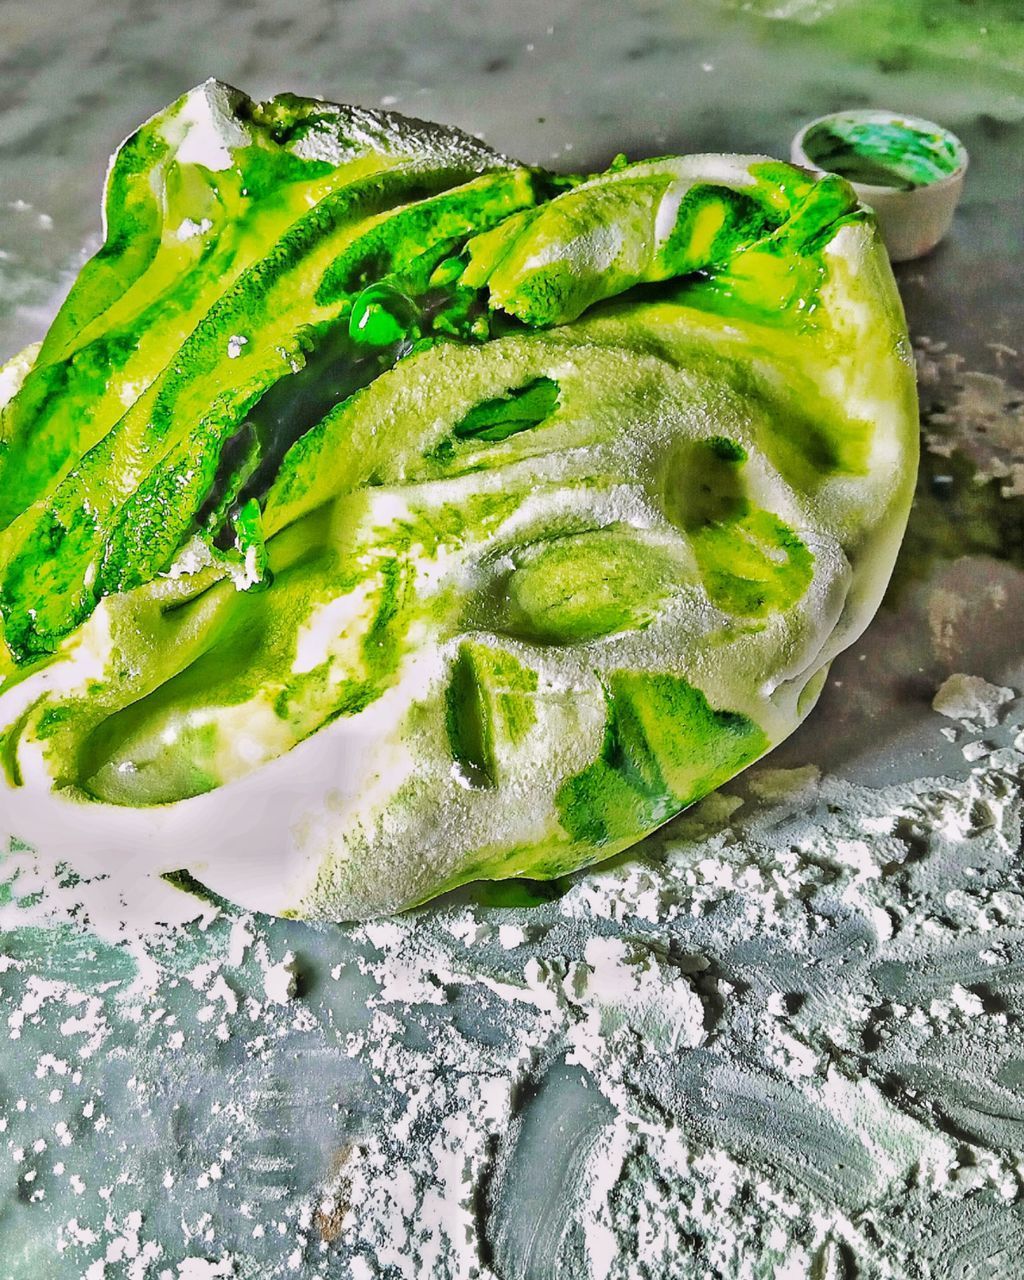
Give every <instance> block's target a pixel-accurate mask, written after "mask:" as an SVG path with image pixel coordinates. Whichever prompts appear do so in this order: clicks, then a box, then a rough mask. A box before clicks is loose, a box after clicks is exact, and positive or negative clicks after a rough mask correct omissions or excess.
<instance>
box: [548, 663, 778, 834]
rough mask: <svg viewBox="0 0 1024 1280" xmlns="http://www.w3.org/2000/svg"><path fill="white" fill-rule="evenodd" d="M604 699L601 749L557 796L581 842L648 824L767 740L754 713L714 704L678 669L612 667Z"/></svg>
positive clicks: (694, 796) (713, 783) (697, 794)
mask: <svg viewBox="0 0 1024 1280" xmlns="http://www.w3.org/2000/svg"><path fill="white" fill-rule="evenodd" d="M607 702H608V718H607V721H606V725H605V737H604V743H603V745H602V748H601V754H600V755H599V757H598V758H597V760H595V761H594V763H593V764H591V765H589V766H588V767H587V768H586V769H584V770H583V771H582V772H581V773H579V774H577V775H576V776H575V777H573V778H570V779H568V780H567V781H566V782H564V783H563V784H562V786H561V787H560V788H559V791H558V795H557V797H556V803H557V806H558V813H559V817H560V819H561V822H562V825H563V826H564V827H565V829H566V831H567V832H568V833H569V835H570V837H571V838H572V839H573V840H574V841H577V842H579V843H581V844H585V845H593V846H596V847H602V846H605V845H611V844H616V843H620V842H622V841H623V840H630V839H634V838H636V836H637V835H638V833H643V832H648V831H651V830H653V829H654V828H655V827H657V826H660V825H661V823H663V822H665V821H667V820H668V819H669V818H671V817H672V816H673V815H674V814H676V813H678V812H679V811H680V810H681V809H683V808H685V806H686V805H688V804H692V803H693V802H694V801H695V800H699V799H700V798H701V796H704V795H706V794H707V793H708V792H709V791H713V790H714V789H715V787H717V786H719V785H720V784H721V783H722V782H724V781H725V780H726V779H727V778H730V777H731V776H732V775H733V774H734V773H736V772H737V771H738V770H739V769H742V768H745V767H746V765H748V764H750V763H751V761H753V760H756V759H757V757H758V756H759V755H761V754H762V752H764V751H765V750H767V748H768V746H769V742H768V739H767V737H766V736H765V734H764V733H763V732H762V730H761V729H760V728H759V727H758V726H757V725H756V724H755V723H754V722H753V720H750V719H749V718H748V717H747V716H744V715H740V714H739V713H738V712H735V711H718V710H715V709H714V708H712V707H711V705H710V704H709V703H708V700H707V698H706V697H705V696H704V694H703V693H701V691H700V690H699V689H696V688H694V686H693V685H691V684H689V683H688V682H687V681H686V680H684V679H682V678H681V677H679V676H672V675H667V674H666V675H644V674H642V673H639V672H628V671H619V672H615V673H613V674H612V675H611V676H610V677H609V678H608V683H607Z"/></svg>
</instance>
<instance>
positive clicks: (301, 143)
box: [0, 84, 917, 918]
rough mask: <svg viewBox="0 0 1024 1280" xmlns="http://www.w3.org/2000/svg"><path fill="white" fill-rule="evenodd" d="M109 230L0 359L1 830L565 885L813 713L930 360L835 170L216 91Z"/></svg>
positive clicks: (249, 867)
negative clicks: (576, 158) (574, 160)
mask: <svg viewBox="0 0 1024 1280" xmlns="http://www.w3.org/2000/svg"><path fill="white" fill-rule="evenodd" d="M140 138H142V139H143V142H139V141H138V139H140ZM126 157H127V161H126ZM125 170H126V172H122V171H125ZM119 175H120V176H119ZM138 175H143V177H144V179H145V180H144V181H141V180H140V181H135V179H136V177H137V176H138ZM133 182H134V183H135V185H134V186H133V185H132V183H133ZM106 217H107V242H106V244H105V245H104V248H103V250H101V253H100V255H99V257H98V258H97V259H95V260H94V261H93V263H91V264H89V265H88V266H87V267H86V268H84V269H83V272H82V274H81V276H80V279H79V282H78V284H77V285H76V287H75V289H74V290H73V291H72V294H71V296H70V297H69V300H68V302H67V303H66V304H65V307H64V309H62V312H61V313H60V314H59V315H58V318H57V320H56V321H55V323H54V327H53V329H52V330H51V332H50V334H49V335H48V337H47V339H46V341H45V342H44V344H43V346H42V348H41V350H40V351H38V352H33V353H29V354H28V355H27V356H26V357H25V358H23V359H21V360H20V362H18V361H16V362H13V363H12V365H11V366H9V368H8V370H7V372H6V374H5V375H4V377H3V379H2V380H0V385H3V386H4V388H5V392H6V396H7V405H6V408H5V410H4V415H3V419H2V426H0V493H2V495H3V500H2V505H0V619H2V623H3V636H4V643H3V645H2V646H0V733H2V735H3V736H2V738H0V827H2V828H3V829H4V830H6V832H7V833H8V834H10V835H13V836H16V837H17V838H19V839H22V840H25V841H28V842H30V843H38V844H45V845H47V846H48V847H52V848H55V849H61V850H66V853H67V856H68V857H69V859H70V860H72V861H75V862H77V863H79V864H82V863H86V864H88V865H89V866H92V867H102V868H105V869H108V870H111V871H113V872H115V873H117V872H118V869H119V868H120V871H121V873H122V874H124V875H125V876H126V877H128V876H131V875H134V874H136V873H146V874H149V873H153V872H167V871H172V870H177V869H180V868H187V869H188V870H189V871H190V872H191V873H192V874H193V875H195V876H196V877H198V878H199V879H200V880H202V881H203V882H204V883H206V884H207V885H208V886H210V887H211V888H212V889H214V890H216V891H217V892H219V893H222V894H224V895H225V896H227V897H229V898H231V899H234V900H236V901H238V902H241V903H244V904H245V905H247V906H250V907H253V908H258V909H261V910H267V911H272V912H277V913H294V914H298V915H309V916H318V917H328V918H351V917H363V916H371V915H374V914H379V913H383V912H388V911H394V910H398V909H401V908H403V907H406V906H409V905H411V904H413V903H416V902H420V901H423V900H424V899H427V898H429V897H431V896H432V895H434V894H436V893H438V892H441V891H442V890H444V889H447V888H449V887H452V886H454V885H457V884H460V883H463V882H465V881H467V880H471V879H474V878H479V877H489V878H502V877H509V876H530V877H552V876H557V875H561V874H563V873H565V872H567V871H570V870H573V869H574V868H577V867H579V866H582V865H585V864H587V863H589V862H592V861H595V860H597V859H600V858H604V857H608V856H610V855H611V854H613V853H616V852H618V851H620V850H622V849H624V848H627V847H628V846H629V845H631V844H633V843H634V842H636V841H637V840H638V839H640V838H641V837H642V836H643V835H645V834H646V833H648V832H649V831H651V830H653V829H654V828H655V827H657V826H658V825H660V824H661V823H663V822H665V821H666V820H667V819H668V818H670V817H672V816H673V815H674V814H675V813H677V812H679V811H680V810H681V809H682V808H684V807H685V806H686V805H688V804H690V803H692V802H693V801H694V800H696V799H697V798H699V797H700V796H702V795H704V794H706V793H707V792H708V791H710V790H712V789H713V788H714V787H716V786H718V785H720V784H721V783H722V782H724V781H725V780H726V779H727V778H729V777H730V776H732V775H733V774H734V773H736V772H737V771H738V770H740V769H742V768H744V767H745V766H746V765H748V764H749V763H750V762H751V761H753V760H754V759H756V758H757V757H758V756H760V755H762V754H763V753H764V752H765V751H767V750H769V749H770V748H771V747H772V746H774V745H775V744H776V743H778V742H779V741H780V740H781V739H782V738H784V737H785V736H786V735H787V734H788V733H790V732H791V731H792V730H793V728H794V727H795V726H796V725H797V724H798V723H799V722H800V720H801V719H802V718H803V716H805V715H806V714H807V712H808V711H809V710H810V708H811V707H812V706H813V704H814V701H815V699H816V697H817V694H818V692H819V690H820V688H821V684H822V681H823V679H824V675H825V671H826V669H827V665H828V663H829V661H830V660H831V659H832V657H834V656H835V654H836V653H837V652H839V651H840V650H841V649H842V648H844V647H845V646H846V645H848V644H849V643H851V642H852V640H853V639H855V638H856V636H857V635H858V634H859V633H860V632H861V631H862V630H863V628H864V627H865V626H866V624H867V622H868V620H869V619H870V617H871V615H872V613H873V612H874V610H875V608H876V607H877V605H878V602H879V600H880V598H881V595H882V592H883V590H884V588H885V584H886V582H887V580H888V576H889V573H890V570H891V568H892V563H893V560H894V558H895V555H896V551H897V549H898V546H899V542H900V539H901V537H902V533H903V529H904V526H905V522H906V517H907V512H908V509H909V504H910V499H911V495H912V492H913V482H914V473H915V468H916V450H917V444H916V412H915V399H914V386H913V379H912V375H911V371H910V361H909V354H908V344H907V338H906V332H905V327H904V322H903V317H902V311H901V308H900V305H899V300H898V298H897V295H896V292H895V287H894V285H893V281H892V277H891V273H890V271H889V267H888V263H887V261H886V258H885V255H884V251H883V250H882V248H881V247H880V244H879V241H878V238H877V234H876V232H875V229H874V226H873V224H872V222H871V219H870V215H868V214H867V213H865V212H864V211H863V210H860V209H859V208H858V207H857V206H856V203H855V200H854V198H853V196H852V193H851V191H850V188H849V187H848V186H847V185H846V184H845V183H844V182H842V181H840V180H836V179H825V180H823V181H821V182H815V181H814V180H813V178H811V177H810V176H809V175H807V174H804V173H803V172H801V171H800V170H797V169H793V168H791V167H790V166H787V165H782V164H778V163H776V162H773V161H769V160H766V159H764V158H760V157H736V156H695V157H686V158H672V157H669V158H666V159H664V160H658V161H647V162H644V163H642V164H636V165H628V164H625V163H624V162H621V161H620V162H616V164H615V165H613V166H612V168H611V169H610V170H609V171H608V172H606V173H604V174H599V175H596V176H594V177H592V178H589V179H586V180H584V179H573V178H564V177H556V176H554V175H549V174H545V173H543V172H540V171H537V170H532V169H528V168H524V167H522V166H518V165H516V164H514V163H513V162H511V161H507V160H505V159H503V158H502V157H500V156H497V155H494V154H493V153H491V152H489V151H487V150H486V149H485V148H483V147H481V146H480V144H478V143H475V142H473V141H471V140H468V139H463V138H462V137H461V135H457V134H453V133H452V132H450V131H445V130H440V129H438V128H437V127H435V126H427V125H420V124H418V123H416V122H410V121H404V120H401V119H400V118H399V117H393V116H387V115H384V114H376V113H369V112H360V111H357V110H355V109H353V108H345V107H335V106H333V105H331V104H325V103H313V102H309V101H305V100H300V99H293V98H287V99H279V100H275V101H274V102H272V103H267V104H255V103H252V102H250V101H249V100H248V99H246V98H244V97H243V96H242V95H240V94H238V93H237V92H236V91H234V90H228V89H226V88H225V87H223V86H218V85H214V84H210V85H206V86H203V87H202V88H200V89H198V90H195V91H193V93H192V94H190V95H186V98H185V99H182V100H181V101H180V102H179V103H176V104H174V105H173V106H172V107H170V108H168V110H167V112H165V113H162V115H161V116H158V117H156V118H155V119H154V120H153V121H151V122H149V124H147V125H146V126H144V127H143V129H142V130H140V133H139V134H138V135H135V139H133V140H129V142H128V143H126V144H125V147H124V148H122V150H121V152H119V154H118V157H116V158H115V161H114V164H113V167H112V170H111V178H110V179H109V181H108V189H107V205H106ZM182 228H185V230H184V231H183V230H182ZM197 241H199V242H201V243H198V244H197V243H195V242H197ZM27 460H28V461H27Z"/></svg>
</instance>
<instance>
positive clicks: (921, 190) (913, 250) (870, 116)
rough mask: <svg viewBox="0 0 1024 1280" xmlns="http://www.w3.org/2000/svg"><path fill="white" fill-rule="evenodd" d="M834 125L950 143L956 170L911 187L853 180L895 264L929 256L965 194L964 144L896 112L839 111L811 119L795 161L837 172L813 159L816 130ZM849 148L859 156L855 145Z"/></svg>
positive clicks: (794, 149)
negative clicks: (872, 128) (889, 130)
mask: <svg viewBox="0 0 1024 1280" xmlns="http://www.w3.org/2000/svg"><path fill="white" fill-rule="evenodd" d="M834 124H839V125H853V126H857V125H883V126H895V127H897V128H904V129H907V130H909V131H910V132H912V133H917V134H922V135H925V136H926V137H929V138H934V139H935V140H936V144H937V147H938V146H941V145H942V144H945V145H946V147H947V148H948V150H949V151H951V152H952V164H953V166H954V167H953V168H952V169H951V170H950V172H949V173H946V174H941V175H939V176H936V177H934V178H925V179H923V180H921V181H919V182H915V184H914V185H912V186H909V187H900V186H884V185H877V186H876V185H874V184H871V183H865V182H856V181H852V180H851V182H850V185H851V186H852V187H853V189H854V191H856V193H857V196H858V199H859V200H860V201H861V203H862V204H866V205H869V206H870V207H871V208H872V209H873V210H874V212H875V216H876V218H877V219H878V226H879V229H880V230H881V233H882V238H883V240H884V241H885V247H886V249H887V250H888V252H889V257H890V258H891V260H892V261H893V262H906V261H908V260H909V259H911V258H920V257H923V256H924V254H926V253H930V252H931V250H932V249H934V248H935V246H936V245H937V244H938V243H939V241H940V240H941V239H942V238H943V236H944V235H945V234H946V232H947V231H948V230H949V228H950V225H951V223H952V221H953V213H954V211H955V209H956V206H957V203H958V201H959V199H960V193H961V191H962V190H963V185H964V174H965V173H966V172H967V160H968V157H967V149H966V147H965V146H964V144H963V143H962V142H961V141H960V139H959V138H958V137H957V136H956V135H955V134H953V133H950V131H949V130H948V129H944V128H942V126H941V125H937V124H934V123H933V122H932V121H931V120H922V119H921V118H920V117H919V116H908V115H904V114H902V113H900V112H895V111H876V110H861V109H854V110H850V111H834V112H832V114H831V115H827V116H819V117H818V118H817V119H816V120H810V121H809V122H808V123H807V124H805V125H804V127H803V128H802V129H801V130H800V132H799V133H798V134H797V135H796V137H795V138H794V139H793V142H792V144H791V146H790V157H791V159H792V161H793V163H794V164H798V165H801V166H802V167H803V168H805V169H812V170H814V171H815V172H816V173H829V172H833V170H830V169H826V168H824V167H823V165H822V164H821V163H820V162H819V161H818V160H815V159H814V155H813V150H814V149H813V142H814V136H815V134H816V133H817V132H825V131H826V130H827V129H828V128H829V126H831V125H834ZM808 143H810V144H812V146H811V153H810V154H809V153H808V150H807V144H808ZM850 150H851V152H852V153H853V154H857V152H856V150H855V149H854V147H853V146H851V148H850Z"/></svg>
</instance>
